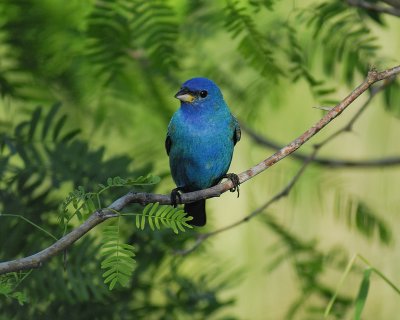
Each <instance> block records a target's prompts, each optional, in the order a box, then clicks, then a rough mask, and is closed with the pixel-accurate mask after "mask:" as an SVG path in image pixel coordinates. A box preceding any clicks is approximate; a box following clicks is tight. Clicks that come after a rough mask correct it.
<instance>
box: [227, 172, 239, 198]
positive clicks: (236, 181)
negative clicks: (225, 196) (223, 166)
mask: <svg viewBox="0 0 400 320" xmlns="http://www.w3.org/2000/svg"><path fill="white" fill-rule="evenodd" d="M224 178H226V179H229V180H231V181H232V184H233V187H232V188H230V189H229V191H230V192H235V191H237V197H238V198H239V195H240V194H239V186H240V180H239V176H238V175H237V174H235V173H227V174H226V175H224Z"/></svg>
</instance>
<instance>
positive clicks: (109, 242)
mask: <svg viewBox="0 0 400 320" xmlns="http://www.w3.org/2000/svg"><path fill="white" fill-rule="evenodd" d="M103 237H104V238H103V245H102V246H101V252H100V254H101V256H103V257H104V260H103V261H102V262H101V268H102V269H108V270H107V271H106V272H104V273H103V278H104V283H105V284H108V285H109V288H110V290H112V289H114V287H115V285H116V284H117V283H118V284H120V285H121V286H127V284H128V282H129V280H130V277H131V275H132V273H133V270H134V268H135V260H134V259H133V257H134V256H135V253H134V247H133V246H132V245H130V244H126V243H121V239H120V231H119V221H118V225H117V226H108V227H106V228H104V230H103Z"/></svg>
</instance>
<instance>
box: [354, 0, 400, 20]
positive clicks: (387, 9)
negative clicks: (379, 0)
mask: <svg viewBox="0 0 400 320" xmlns="http://www.w3.org/2000/svg"><path fill="white" fill-rule="evenodd" d="M385 2H386V3H387V4H389V6H380V5H378V4H376V3H372V2H367V1H363V0H347V3H348V4H349V5H350V6H353V7H359V8H363V9H367V10H373V11H376V12H380V13H386V14H390V15H392V16H395V17H400V9H399V7H398V6H397V5H398V4H397V2H396V1H388V0H386V1H385ZM392 2H393V3H392ZM390 5H393V7H391V6H390Z"/></svg>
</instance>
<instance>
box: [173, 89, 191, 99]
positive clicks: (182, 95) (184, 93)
mask: <svg viewBox="0 0 400 320" xmlns="http://www.w3.org/2000/svg"><path fill="white" fill-rule="evenodd" d="M175 98H177V99H179V100H181V101H182V102H193V100H194V98H195V96H194V95H193V94H192V93H191V92H190V91H189V90H188V89H186V88H183V89H181V90H179V91H178V93H177V94H176V95H175Z"/></svg>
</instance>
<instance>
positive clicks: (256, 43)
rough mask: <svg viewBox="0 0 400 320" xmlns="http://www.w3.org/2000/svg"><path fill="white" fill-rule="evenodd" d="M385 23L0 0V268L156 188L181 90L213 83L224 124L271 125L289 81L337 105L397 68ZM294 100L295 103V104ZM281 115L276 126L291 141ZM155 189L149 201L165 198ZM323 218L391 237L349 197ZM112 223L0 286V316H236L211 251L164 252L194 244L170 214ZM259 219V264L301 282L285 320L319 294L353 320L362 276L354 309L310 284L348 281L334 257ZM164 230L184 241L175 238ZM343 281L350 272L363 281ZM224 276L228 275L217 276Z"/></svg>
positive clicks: (328, 8)
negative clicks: (265, 254)
mask: <svg viewBox="0 0 400 320" xmlns="http://www.w3.org/2000/svg"><path fill="white" fill-rule="evenodd" d="M385 19H386V18H385V15H384V14H381V13H376V12H372V11H371V10H363V9H360V8H354V7H349V6H348V5H347V4H346V2H345V1H341V0H332V1H323V2H318V1H314V2H311V3H301V2H290V1H283V2H279V1H275V0H272V1H271V0H248V1H226V3H225V2H219V1H210V0H208V1H186V2H185V1H167V2H165V1H161V0H150V1H139V0H104V1H89V2H82V1H79V0H72V1H68V2H65V1H62V0H43V1H40V2H38V1H33V0H28V1H26V0H4V1H1V2H0V27H1V28H0V61H1V64H0V96H1V105H0V243H1V248H0V260H1V261H6V260H10V259H13V258H15V257H18V256H21V255H27V254H29V253H32V252H37V251H40V250H42V249H43V248H45V247H47V246H49V245H51V244H52V243H53V242H54V238H58V237H60V236H62V235H63V234H65V233H66V232H68V231H69V230H70V229H72V228H73V227H74V226H76V225H77V224H78V223H80V222H81V221H83V220H84V219H85V218H86V217H87V216H88V215H89V214H90V213H92V212H94V211H96V210H97V209H99V208H101V207H104V206H107V205H108V204H110V203H112V201H114V200H115V199H116V198H118V197H119V196H121V194H123V193H125V192H127V190H128V189H129V188H134V189H137V188H143V189H145V190H146V191H150V192H151V191H154V188H155V184H156V183H158V180H159V179H158V178H157V177H156V176H153V177H149V176H147V174H148V173H149V172H154V173H157V174H158V175H160V176H162V177H163V176H165V175H166V174H167V173H166V171H167V169H166V168H167V165H166V156H165V153H164V150H163V141H162V140H163V139H160V137H164V134H165V129H166V126H167V121H168V119H169V118H170V116H171V114H172V111H173V109H174V108H175V105H174V107H172V102H171V101H172V94H173V92H175V90H176V88H177V87H178V86H179V84H180V83H181V81H182V80H184V79H187V78H189V77H191V76H197V75H204V76H207V77H210V78H213V79H215V80H216V81H217V82H218V83H219V84H221V86H222V87H223V92H224V95H225V96H226V97H229V103H230V106H231V107H232V109H233V112H234V113H235V114H237V113H240V116H241V119H243V120H244V121H247V120H248V121H249V125H252V124H253V123H251V122H250V121H254V123H255V122H256V121H260V122H261V124H262V125H263V127H267V128H271V127H270V124H271V123H272V122H276V121H279V122H280V121H281V119H277V118H276V112H275V111H276V110H277V109H282V111H283V112H290V114H293V110H294V109H293V108H294V107H293V106H291V105H289V104H286V103H285V102H286V101H285V99H286V97H287V96H288V92H290V90H291V88H292V87H293V88H295V89H298V88H300V89H302V87H301V86H302V85H303V84H306V85H307V86H308V88H309V91H310V93H311V95H312V97H313V98H314V100H315V101H316V102H317V103H318V104H322V105H332V104H335V103H336V100H337V99H338V98H339V97H340V96H341V92H342V91H343V89H344V88H346V86H349V85H350V86H353V85H354V84H355V83H356V82H358V80H359V79H360V78H361V77H364V76H365V74H366V71H367V70H368V69H369V68H370V65H376V66H377V67H378V68H379V69H381V68H384V67H386V66H388V62H389V61H396V60H397V59H398V57H397V56H392V57H390V56H389V57H388V56H387V52H386V51H385V46H383V44H384V43H385V42H384V41H380V40H379V41H378V39H377V37H378V36H379V37H381V35H382V34H383V33H384V32H387V31H389V30H388V29H385V28H386V27H385V25H386V20H385ZM393 19H394V18H393ZM380 45H382V46H383V47H380ZM220 52H222V53H223V56H222V54H220ZM278 80H279V82H278ZM342 80H344V81H342ZM298 86H299V87H298ZM288 88H290V89H288ZM347 91H348V88H346V92H347ZM399 92H400V90H399V82H398V80H397V81H393V82H392V83H391V84H390V85H388V87H387V88H386V89H385V91H384V92H383V93H382V95H384V101H385V107H386V110H387V111H388V114H389V116H396V117H398V116H399V110H400V109H399V106H400V95H399ZM339 93H340V94H339ZM289 95H290V94H289ZM54 101H62V102H63V106H61V103H53V102H54ZM51 104H53V105H52V106H50V105H51ZM38 105H39V106H38ZM306 107H309V106H308V105H307V106H305V105H304V103H302V101H300V99H299V101H298V103H297V101H296V108H298V110H302V108H306ZM238 108H241V109H238ZM272 108H274V109H275V110H273V111H271V109H272ZM289 108H290V109H289ZM266 115H267V116H266ZM286 120H287V119H286V118H285V119H283V121H282V123H284V125H283V126H282V128H286V129H288V130H286V131H290V132H291V129H292V128H288V126H286ZM272 127H273V126H272ZM284 131H285V130H283V131H282V132H284ZM290 135H291V136H292V133H290ZM161 152H162V153H161ZM118 154H122V155H118ZM133 157H135V158H134V159H133ZM321 172H322V171H321ZM319 174H320V173H319ZM321 174H322V173H321ZM323 174H330V173H329V172H328V171H325V170H324V171H323ZM110 177H112V178H110ZM120 177H139V178H126V179H122V178H120ZM165 180H166V181H167V182H164V180H163V183H162V184H161V183H160V184H159V185H158V186H157V187H158V188H159V190H157V192H164V191H165V192H166V191H167V190H168V188H169V185H168V183H169V182H168V180H167V179H165ZM104 181H106V182H105V183H104ZM269 181H270V180H269ZM99 182H103V183H104V184H99ZM299 192H300V191H299ZM301 192H302V196H303V195H304V193H305V192H306V191H305V190H301ZM343 192H346V190H345V188H343ZM328 193H329V192H328ZM346 193H348V192H346ZM65 195H68V196H67V198H66V199H65ZM63 199H64V202H63ZM60 203H62V204H61V205H60ZM57 212H58V217H59V219H57ZM335 212H337V213H338V216H339V217H341V218H343V219H339V220H338V221H339V223H340V222H342V221H344V223H347V225H349V226H350V227H352V228H351V229H350V232H353V229H354V231H356V232H359V233H360V234H361V235H362V237H363V238H364V239H366V240H368V241H377V242H378V241H379V244H384V245H387V244H389V243H392V242H393V241H395V239H394V237H395V235H396V233H395V232H394V230H395V228H394V226H393V225H389V224H388V223H387V222H386V219H389V218H386V217H385V218H383V216H384V214H385V213H384V212H380V210H379V208H378V207H377V206H375V205H374V204H373V202H372V201H371V202H370V201H365V199H356V200H352V201H350V204H349V205H348V207H346V208H344V209H343V208H337V209H336V208H335ZM116 214H117V213H116ZM118 214H119V217H118V219H119V220H122V218H123V217H125V216H126V217H128V218H124V220H123V221H124V223H122V221H120V222H119V223H118V227H107V228H106V229H105V233H102V232H99V231H97V230H96V229H95V230H92V231H91V232H90V233H89V234H88V235H87V236H85V237H84V238H83V239H81V240H80V241H78V242H77V243H75V244H74V245H73V246H71V247H70V248H69V249H68V250H67V251H66V252H65V254H64V256H63V257H55V258H54V259H52V260H50V261H49V262H48V263H46V264H45V265H44V266H43V267H42V268H41V269H40V270H37V271H34V272H31V273H30V274H29V276H27V274H25V273H21V274H11V275H8V276H7V277H1V278H0V293H1V295H0V299H1V302H0V304H1V310H0V317H1V318H5V319H10V318H12V319H41V318H43V317H45V318H51V319H71V318H72V319H92V318H93V319H94V318H96V319H119V318H121V317H124V315H127V314H128V315H129V317H133V318H135V319H182V318H183V319H185V318H190V319H193V318H197V319H209V318H221V317H223V316H222V315H226V317H225V318H229V319H230V318H233V317H229V315H228V311H227V308H229V307H231V306H232V305H233V304H234V303H235V299H234V298H231V297H229V298H228V297H227V289H230V286H231V284H232V282H234V279H235V278H237V275H233V274H230V273H229V272H227V265H228V264H226V263H224V264H223V267H220V266H215V264H218V263H219V261H216V260H218V259H215V257H212V258H209V259H208V260H207V259H206V260H204V257H200V258H198V257H196V254H195V253H193V254H192V255H190V257H184V258H181V257H178V256H175V255H174V256H171V251H175V250H176V251H179V250H181V249H187V248H188V247H189V246H191V245H192V244H193V241H194V239H196V233H195V231H194V230H189V228H190V225H189V224H188V222H189V217H186V216H185V215H184V214H183V211H182V210H181V209H175V208H172V207H170V206H159V205H158V204H151V205H148V206H147V207H146V208H144V210H143V208H141V207H140V206H138V205H136V206H134V205H132V207H131V208H127V209H126V211H125V210H124V211H123V212H119V213H118ZM133 216H134V218H133V219H129V217H133ZM265 224H266V225H267V227H268V229H269V230H270V231H272V232H273V233H274V234H275V236H276V238H277V239H278V245H277V246H274V248H273V249H274V250H273V251H271V252H269V253H270V254H271V255H272V256H271V262H270V264H269V269H270V270H276V268H279V267H281V266H282V265H283V264H282V263H283V262H288V265H289V267H290V270H291V271H292V272H293V273H294V274H295V275H296V277H297V279H298V283H299V287H298V297H297V298H296V299H295V300H293V301H292V304H291V307H290V308H289V309H288V310H285V312H286V315H287V318H294V319H297V318H298V317H299V315H302V314H306V317H307V319H308V318H317V319H320V318H321V315H322V310H323V309H324V308H325V307H326V305H327V304H328V302H329V299H331V297H332V296H334V297H335V303H334V305H333V307H332V312H331V314H330V315H331V316H332V317H334V318H338V319H342V318H344V317H346V316H348V315H349V313H350V312H353V310H352V309H351V306H352V304H353V302H355V304H356V310H355V317H356V318H357V316H358V317H361V312H362V311H363V310H364V306H365V302H366V298H367V294H368V290H367V289H366V287H367V284H368V282H369V280H370V275H369V274H368V275H367V274H366V273H365V274H364V278H363V279H364V280H363V281H362V285H361V287H360V290H359V295H358V296H357V297H356V298H355V299H353V298H352V297H350V296H348V295H346V294H337V295H335V294H334V292H335V289H334V288H333V287H332V286H331V285H328V284H326V283H325V282H324V281H323V280H324V279H326V278H330V279H336V278H337V273H333V274H332V273H331V272H332V270H333V271H341V270H343V266H344V265H345V261H347V258H348V257H347V256H348V253H347V251H346V249H344V248H342V247H331V248H328V249H326V248H325V249H322V248H320V246H319V242H318V239H316V240H314V239H313V237H311V239H309V238H308V237H307V235H305V234H296V232H294V231H292V230H291V228H290V227H289V226H287V225H286V224H283V223H279V222H278V221H277V220H276V219H273V218H271V217H270V216H267V218H266V219H265ZM135 225H136V228H135ZM146 226H148V227H146ZM60 227H61V228H60ZM163 227H165V228H163ZM116 228H117V229H116ZM168 229H172V230H173V231H174V233H178V232H179V231H185V232H179V235H178V236H176V235H175V234H173V233H172V232H171V230H168ZM129 244H134V246H135V254H137V256H135V260H136V261H137V263H135V264H133V263H132V261H134V260H133V248H132V247H131V246H130V245H129ZM321 247H322V246H321ZM239 251H240V250H239ZM239 251H238V252H239ZM102 254H105V255H104V256H102ZM99 256H101V257H102V259H103V267H105V270H102V268H101V266H100V265H99V263H98V261H99ZM116 257H117V258H116ZM121 257H122V258H121ZM208 257H209V255H208ZM107 259H109V260H108V261H107ZM128 260H129V263H128V264H126V263H125V264H124V261H125V262H126V261H128ZM211 260H212V263H209V262H210V261H211ZM104 261H107V263H105V262H104ZM204 264H206V265H207V266H209V268H204ZM286 266H287V265H286ZM133 267H135V271H134V272H132V271H133ZM188 270H189V272H188ZM348 272H349V273H351V274H354V275H355V276H359V275H360V274H361V272H362V270H361V268H351V271H350V270H349V271H348ZM372 272H374V273H375V274H378V275H379V270H376V269H373V271H372ZM101 274H105V275H106V276H105V277H104V279H105V280H107V285H105V284H104V283H103V282H102V277H101ZM221 274H223V275H224V276H225V275H226V277H224V279H223V280H218V276H219V275H221ZM381 278H382V279H385V278H384V277H383V275H382V274H381ZM22 279H24V281H22ZM386 280H387V279H386ZM386 280H385V281H386ZM387 283H389V284H390V281H389V282H387ZM121 284H122V285H121ZM116 286H118V287H119V288H118V290H113V291H110V290H109V288H110V287H113V288H115V287H116ZM392 287H394V286H393V285H392ZM395 290H396V289H395ZM221 297H224V298H221ZM28 298H29V299H28ZM28 301H29V303H27V302H28ZM20 303H24V305H22V306H20V305H19V304H20ZM110 305H112V306H113V307H112V308H110V307H109V306H110ZM235 310H237V308H236V309H235ZM220 311H223V312H222V313H221V314H220V313H219V312H220Z"/></svg>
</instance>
